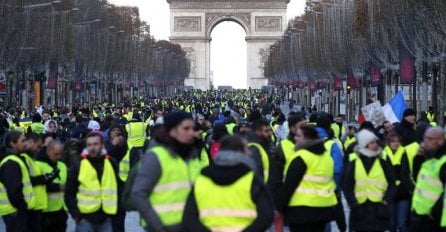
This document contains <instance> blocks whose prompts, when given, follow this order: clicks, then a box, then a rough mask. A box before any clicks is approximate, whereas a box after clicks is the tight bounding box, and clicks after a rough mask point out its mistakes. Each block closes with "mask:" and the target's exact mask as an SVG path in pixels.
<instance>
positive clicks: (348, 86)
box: [347, 85, 351, 94]
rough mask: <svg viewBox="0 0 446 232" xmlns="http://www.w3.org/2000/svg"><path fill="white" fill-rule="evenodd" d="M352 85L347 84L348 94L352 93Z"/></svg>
mask: <svg viewBox="0 0 446 232" xmlns="http://www.w3.org/2000/svg"><path fill="white" fill-rule="evenodd" d="M350 90H351V86H350V85H347V94H350Z"/></svg>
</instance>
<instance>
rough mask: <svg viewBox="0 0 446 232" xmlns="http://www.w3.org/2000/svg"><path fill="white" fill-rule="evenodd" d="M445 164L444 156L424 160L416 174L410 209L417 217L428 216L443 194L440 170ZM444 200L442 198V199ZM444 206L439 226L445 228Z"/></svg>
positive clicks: (445, 157) (445, 158)
mask: <svg viewBox="0 0 446 232" xmlns="http://www.w3.org/2000/svg"><path fill="white" fill-rule="evenodd" d="M445 163H446V156H443V157H441V158H440V159H434V158H433V159H429V160H426V161H425V162H424V163H423V164H422V165H421V169H420V173H418V177H417V183H416V186H415V190H414V195H413V198H412V209H413V210H414V211H415V213H416V214H418V215H430V214H431V212H432V209H433V208H434V206H435V204H436V203H437V201H439V200H441V201H444V199H442V198H441V196H442V194H443V192H444V185H443V183H442V182H441V179H440V170H441V168H442V167H443V165H444V164H445ZM443 198H444V197H443ZM445 208H446V206H445V205H444V203H443V213H442V216H441V226H442V227H444V226H446V215H445Z"/></svg>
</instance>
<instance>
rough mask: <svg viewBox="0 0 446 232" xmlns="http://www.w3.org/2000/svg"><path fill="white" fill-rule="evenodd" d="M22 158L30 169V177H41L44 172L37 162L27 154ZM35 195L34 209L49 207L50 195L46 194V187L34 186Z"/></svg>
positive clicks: (23, 154)
mask: <svg viewBox="0 0 446 232" xmlns="http://www.w3.org/2000/svg"><path fill="white" fill-rule="evenodd" d="M21 156H22V157H23V158H24V159H25V163H26V166H27V167H28V171H29V175H30V176H31V177H34V176H41V175H42V174H43V173H42V170H40V167H39V166H38V165H37V164H36V162H35V161H34V160H33V159H32V158H31V157H30V156H29V155H28V154H26V153H22V154H21ZM33 191H34V195H35V198H36V203H35V205H34V209H36V210H43V209H45V208H46V207H47V206H48V195H47V193H46V186H45V185H35V186H33Z"/></svg>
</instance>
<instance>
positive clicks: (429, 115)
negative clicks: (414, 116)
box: [426, 112, 435, 123]
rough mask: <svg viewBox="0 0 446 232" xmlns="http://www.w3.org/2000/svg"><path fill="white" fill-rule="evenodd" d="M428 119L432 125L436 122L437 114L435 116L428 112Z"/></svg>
mask: <svg viewBox="0 0 446 232" xmlns="http://www.w3.org/2000/svg"><path fill="white" fill-rule="evenodd" d="M426 117H427V120H429V123H432V122H434V119H435V114H433V113H431V112H427V113H426Z"/></svg>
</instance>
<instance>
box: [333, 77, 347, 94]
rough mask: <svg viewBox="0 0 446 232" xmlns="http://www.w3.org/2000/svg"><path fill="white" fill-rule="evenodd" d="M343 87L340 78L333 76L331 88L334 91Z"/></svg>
mask: <svg viewBox="0 0 446 232" xmlns="http://www.w3.org/2000/svg"><path fill="white" fill-rule="evenodd" d="M343 88H344V86H343V85H342V79H341V78H339V77H335V78H334V85H333V89H334V90H336V91H341V90H342V89H343Z"/></svg>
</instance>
